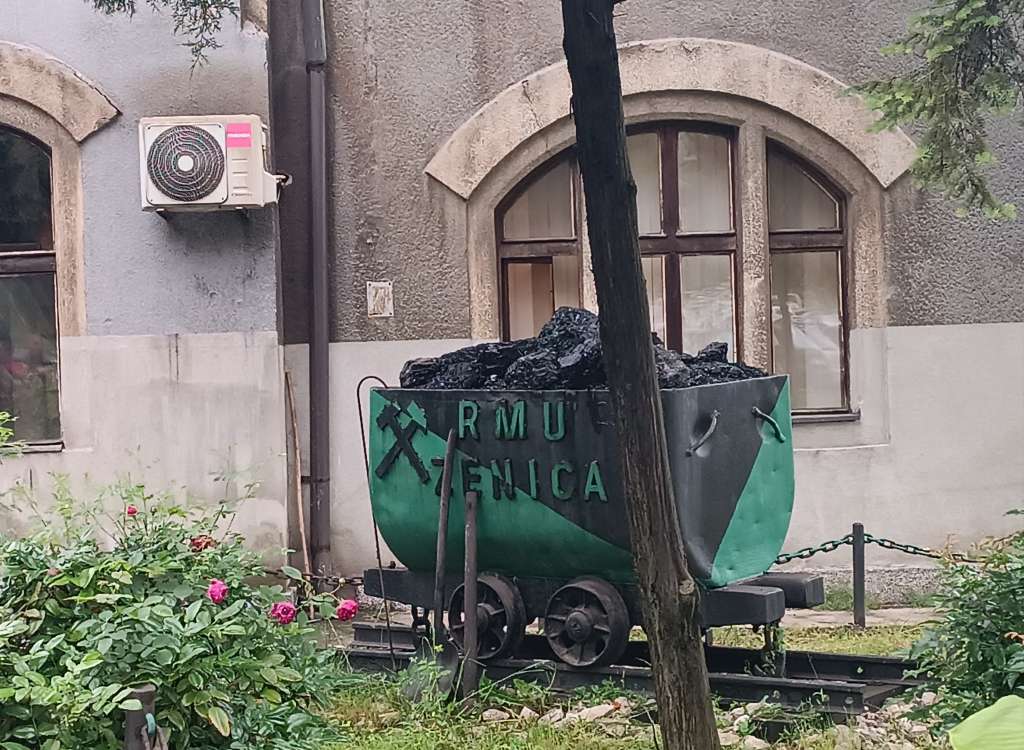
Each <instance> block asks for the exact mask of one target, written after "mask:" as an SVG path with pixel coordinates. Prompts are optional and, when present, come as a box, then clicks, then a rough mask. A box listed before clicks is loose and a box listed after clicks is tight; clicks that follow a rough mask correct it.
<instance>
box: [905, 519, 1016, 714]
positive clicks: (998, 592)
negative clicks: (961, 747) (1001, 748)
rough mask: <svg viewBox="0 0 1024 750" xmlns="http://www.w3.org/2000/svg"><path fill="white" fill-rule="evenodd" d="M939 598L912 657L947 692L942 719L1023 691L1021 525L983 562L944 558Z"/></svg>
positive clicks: (938, 689)
mask: <svg viewBox="0 0 1024 750" xmlns="http://www.w3.org/2000/svg"><path fill="white" fill-rule="evenodd" d="M1015 513H1016V512H1015ZM935 602H936V606H938V607H939V609H940V611H941V612H942V614H941V620H939V621H938V623H937V624H936V625H935V626H934V627H932V628H930V629H929V630H926V631H925V633H924V635H923V636H922V638H921V640H920V641H918V642H917V643H916V644H915V646H914V648H913V649H912V651H911V657H912V658H915V659H917V661H918V663H919V665H920V670H919V674H920V675H921V676H923V677H924V678H925V679H926V681H927V684H928V687H929V688H930V689H932V690H934V691H935V692H937V693H939V695H940V696H941V697H942V700H941V701H940V702H939V703H937V704H936V705H935V707H934V711H935V712H938V713H939V715H940V716H941V718H942V719H943V723H944V725H945V726H947V727H949V726H952V725H953V724H955V723H957V722H958V721H961V720H962V719H964V718H966V717H967V716H970V715H971V714H973V713H975V712H977V711H980V710H981V709H983V708H986V707H987V706H990V705H992V704H993V703H994V702H995V701H996V700H998V699H999V698H1001V697H1003V696H1006V695H1018V696H1021V697H1024V635H1021V634H1020V633H1021V631H1024V532H1019V533H1017V534H1014V535H1012V536H1010V537H1007V538H1006V539H1004V540H1001V541H1000V543H999V544H997V545H994V546H993V547H992V550H991V552H990V554H989V555H988V556H987V557H986V562H985V564H983V565H969V564H962V563H946V564H945V565H944V568H943V573H942V584H941V586H940V587H939V590H938V592H937V593H936V595H935Z"/></svg>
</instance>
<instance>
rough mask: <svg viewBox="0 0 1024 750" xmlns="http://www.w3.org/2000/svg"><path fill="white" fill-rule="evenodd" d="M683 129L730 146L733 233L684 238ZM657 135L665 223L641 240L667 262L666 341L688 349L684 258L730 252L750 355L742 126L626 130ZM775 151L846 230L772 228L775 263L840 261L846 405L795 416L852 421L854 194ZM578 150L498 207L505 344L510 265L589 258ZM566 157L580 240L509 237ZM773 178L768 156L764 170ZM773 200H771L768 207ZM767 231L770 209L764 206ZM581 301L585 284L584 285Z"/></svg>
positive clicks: (670, 124) (647, 252)
mask: <svg viewBox="0 0 1024 750" xmlns="http://www.w3.org/2000/svg"><path fill="white" fill-rule="evenodd" d="M681 132H695V133H708V134H711V135H718V136H722V137H724V138H726V139H727V141H728V143H729V176H730V190H731V195H730V199H731V206H730V207H731V210H732V230H731V231H729V232H692V233H681V232H680V221H679V213H680V212H679V172H678V170H679V162H678V145H679V134H680V133H681ZM643 133H655V134H657V135H658V152H659V160H660V165H661V222H662V231H661V232H660V233H658V234H648V235H640V237H639V241H640V254H641V256H643V257H660V258H663V262H664V276H665V328H666V336H665V338H666V341H665V344H666V345H667V346H668V347H669V348H671V349H675V350H676V351H682V350H683V346H684V344H685V342H683V340H682V325H683V316H682V280H681V275H680V269H681V265H682V258H684V257H687V256H702V255H724V256H728V257H730V259H731V262H732V265H731V268H732V294H733V320H732V324H733V340H734V341H735V342H736V352H735V353H734V354H735V356H736V357H737V358H741V357H742V356H743V349H742V341H741V340H740V335H739V332H740V331H742V330H743V318H742V316H743V311H744V302H743V283H742V279H743V266H742V257H741V255H742V254H741V250H740V236H739V231H740V230H739V227H740V226H741V223H742V219H743V211H744V206H743V205H742V204H741V201H740V197H739V187H738V183H739V180H738V178H739V175H738V164H739V154H738V141H739V131H738V128H736V127H732V126H728V125H721V124H717V123H709V122H703V121H692V120H666V121H658V122H656V123H644V124H639V125H635V126H630V127H628V128H627V134H628V135H640V134H643ZM772 152H775V153H777V154H778V155H780V156H782V157H784V158H786V159H789V160H791V161H793V162H794V163H795V164H796V165H797V166H798V167H799V168H800V169H802V170H803V171H805V172H806V173H807V174H808V175H809V176H811V177H812V178H813V179H814V180H815V181H816V182H818V183H819V184H820V185H821V187H822V188H823V189H824V190H825V191H826V192H827V193H828V194H829V195H830V196H831V197H832V198H833V199H835V200H836V201H837V203H838V206H839V210H838V222H839V228H838V229H833V230H816V231H804V230H780V231H774V232H773V231H770V230H768V231H767V238H768V242H767V248H765V252H766V256H767V258H766V259H767V260H768V261H769V263H768V267H769V284H770V273H771V271H770V268H771V263H770V259H771V256H772V255H773V254H781V253H801V252H814V251H829V250H832V251H835V252H836V254H837V257H838V263H839V300H838V304H839V313H840V315H839V324H840V331H839V335H840V362H839V368H840V381H841V382H840V390H841V399H842V404H841V406H838V407H829V408H823V409H799V410H796V411H795V412H794V414H796V415H799V416H803V417H806V418H809V419H813V418H815V417H821V418H822V419H827V418H829V417H834V418H836V419H846V418H847V417H849V416H850V415H851V414H852V413H853V412H852V411H851V399H850V336H849V332H850V325H849V309H850V306H849V277H850V272H849V267H850V262H851V261H850V248H849V243H850V235H849V230H848V227H849V222H848V216H847V211H848V196H847V195H846V193H845V192H844V191H843V190H842V189H840V188H839V187H838V186H837V185H836V183H835V182H834V181H833V180H832V179H830V178H829V177H828V176H827V175H825V174H824V173H822V171H821V170H820V169H818V168H817V167H815V166H814V165H813V164H811V163H809V162H807V161H806V160H805V159H803V158H801V157H800V156H799V155H798V154H796V153H794V152H793V151H792V150H790V149H788V148H786V147H785V146H783V145H782V144H780V143H777V142H776V141H773V140H771V139H768V141H767V143H766V149H765V155H766V157H767V155H768V154H770V153H772ZM575 157H576V150H575V147H570V148H568V149H566V150H565V151H563V152H561V153H560V154H558V155H557V156H555V157H554V158H551V159H549V160H548V161H546V162H544V163H543V164H542V165H540V166H539V167H537V168H536V169H535V170H533V171H532V172H531V173H530V174H529V175H527V176H526V177H525V178H524V179H522V180H521V181H520V182H519V184H517V185H516V187H515V188H514V189H513V190H511V191H510V192H509V193H508V194H507V195H506V196H505V197H504V198H503V199H502V200H501V201H500V202H499V203H498V206H497V208H496V210H495V213H494V216H495V236H496V238H497V250H498V252H497V256H498V257H497V266H498V267H497V271H498V287H499V312H500V316H499V317H500V331H501V336H502V338H503V339H504V340H508V339H509V337H510V331H509V328H510V316H509V296H508V278H507V274H506V267H507V265H508V264H510V263H524V262H533V263H551V262H552V258H554V257H556V256H567V255H575V256H577V257H580V258H581V259H582V255H583V247H582V237H583V231H582V227H583V220H584V216H583V209H584V207H583V200H582V196H583V185H582V180H581V177H580V171H579V166H578V165H577V162H576V158H575ZM562 160H568V161H569V163H570V168H571V174H572V181H571V185H572V196H571V200H572V212H573V235H574V236H573V237H571V238H568V237H567V238H561V239H543V240H505V238H504V219H505V214H506V212H507V211H508V209H509V207H510V206H511V205H512V204H513V203H514V202H515V201H516V200H517V199H518V198H519V197H520V196H521V195H522V194H523V193H524V192H526V190H528V189H529V188H530V187H531V186H532V185H533V184H534V182H535V181H536V180H537V179H539V178H540V177H542V176H543V175H544V174H546V173H547V172H549V171H550V170H552V169H554V168H555V167H556V166H557V165H558V164H559V163H560V162H561V161H562ZM764 169H765V173H764V174H765V175H766V176H767V169H768V166H767V159H766V161H765V165H764ZM766 203H767V202H766ZM764 210H765V219H766V226H767V223H768V221H767V219H768V217H767V210H768V206H767V205H765V207H764ZM581 266H582V263H581ZM580 287H581V289H580V292H581V297H582V283H581V285H580ZM765 325H767V326H768V328H769V331H768V333H769V337H770V338H769V340H770V341H771V342H772V345H771V346H770V347H769V358H770V369H772V370H774V356H775V352H774V334H773V333H772V331H771V326H772V322H771V319H770V317H769V319H768V320H767V321H765Z"/></svg>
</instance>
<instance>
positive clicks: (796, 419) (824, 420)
mask: <svg viewBox="0 0 1024 750" xmlns="http://www.w3.org/2000/svg"><path fill="white" fill-rule="evenodd" d="M859 421H860V409H857V410H856V411H848V412H837V413H834V414H794V415H793V425H794V426H796V425H802V424H845V423H847V422H859Z"/></svg>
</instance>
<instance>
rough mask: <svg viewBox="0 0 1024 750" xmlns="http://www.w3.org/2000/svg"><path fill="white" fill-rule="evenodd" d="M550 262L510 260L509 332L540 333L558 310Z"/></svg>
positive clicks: (507, 269) (517, 336)
mask: <svg viewBox="0 0 1024 750" xmlns="http://www.w3.org/2000/svg"><path fill="white" fill-rule="evenodd" d="M551 268H552V266H551V263H547V262H543V263H540V262H538V263H508V264H506V266H505V273H506V279H507V284H508V311H509V321H508V322H509V326H508V328H509V336H510V337H511V338H512V339H513V340H515V339H525V338H530V337H531V336H536V335H537V334H538V333H540V329H541V327H542V326H543V325H544V324H545V323H547V322H548V320H550V319H551V315H552V313H554V311H555V306H554V288H553V279H552V273H551Z"/></svg>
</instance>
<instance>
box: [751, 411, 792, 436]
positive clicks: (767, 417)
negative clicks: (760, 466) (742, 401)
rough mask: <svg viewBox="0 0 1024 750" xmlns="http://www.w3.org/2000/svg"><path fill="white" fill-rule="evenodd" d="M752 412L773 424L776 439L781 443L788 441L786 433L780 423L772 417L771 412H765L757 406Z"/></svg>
mask: <svg viewBox="0 0 1024 750" xmlns="http://www.w3.org/2000/svg"><path fill="white" fill-rule="evenodd" d="M751 413H752V414H753V415H754V416H755V417H757V418H758V419H763V420H764V421H765V422H767V423H768V424H769V425H770V426H771V428H772V430H774V431H775V437H776V439H777V440H778V441H779V442H780V443H784V442H786V435H785V433H783V432H782V428H781V427H779V423H778V422H776V421H775V420H774V419H772V417H771V415H770V414H765V413H764V412H763V411H761V410H760V409H758V408H757V407H756V406H755V407H754V408H753V409H751Z"/></svg>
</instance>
